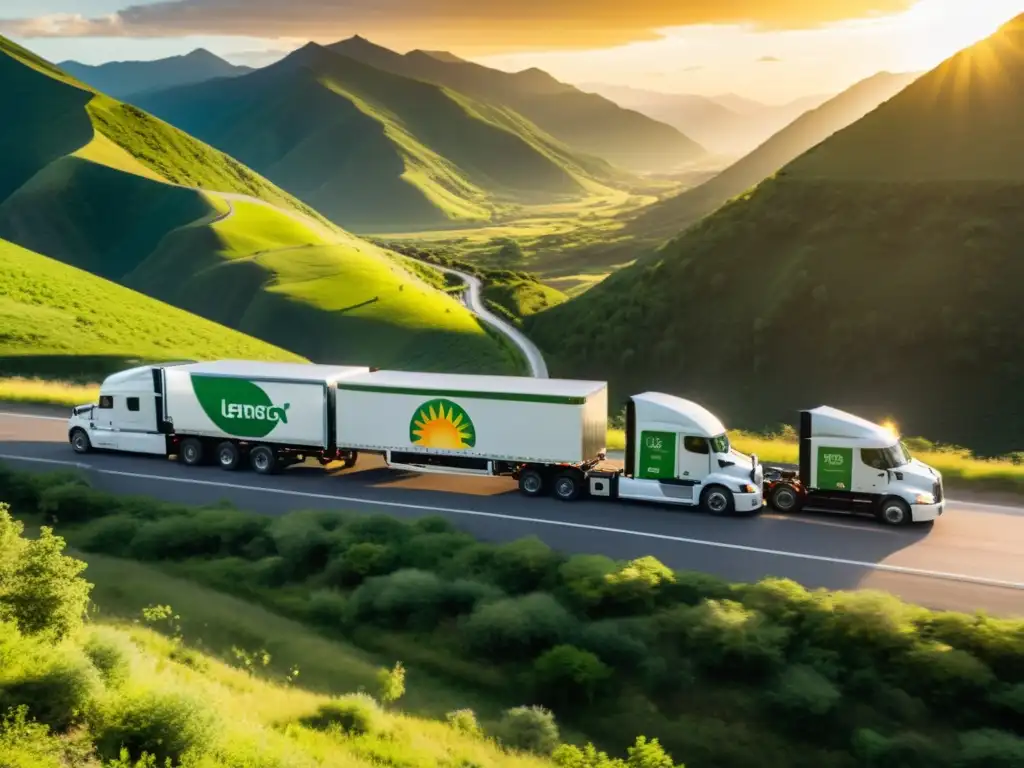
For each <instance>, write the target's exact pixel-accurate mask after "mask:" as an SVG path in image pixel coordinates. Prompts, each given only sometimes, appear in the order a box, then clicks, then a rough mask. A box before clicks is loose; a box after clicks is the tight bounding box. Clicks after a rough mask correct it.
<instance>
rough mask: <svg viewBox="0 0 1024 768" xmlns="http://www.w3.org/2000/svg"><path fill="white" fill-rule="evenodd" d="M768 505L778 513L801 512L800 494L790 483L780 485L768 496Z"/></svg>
mask: <svg viewBox="0 0 1024 768" xmlns="http://www.w3.org/2000/svg"><path fill="white" fill-rule="evenodd" d="M768 504H769V505H770V506H771V507H772V509H774V510H775V511H777V512H782V513H789V512H798V511H799V510H800V494H799V493H797V491H796V488H794V487H793V486H792V485H790V484H789V483H780V484H779V485H776V486H775V487H774V488H772V490H771V492H770V493H769V494H768Z"/></svg>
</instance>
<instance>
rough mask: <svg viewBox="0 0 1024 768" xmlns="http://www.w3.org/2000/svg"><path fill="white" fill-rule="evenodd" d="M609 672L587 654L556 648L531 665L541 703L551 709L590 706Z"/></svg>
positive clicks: (605, 666)
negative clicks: (546, 704) (581, 705)
mask: <svg viewBox="0 0 1024 768" xmlns="http://www.w3.org/2000/svg"><path fill="white" fill-rule="evenodd" d="M611 675H612V671H611V669H610V668H609V667H608V665H607V664H605V663H604V662H603V661H601V659H599V658H598V657H597V656H595V655H594V654H593V653H591V652H590V651H583V650H580V649H579V648H576V647H575V646H572V645H558V646H555V647H554V648H552V649H551V650H549V651H546V652H545V653H543V654H541V655H540V656H539V657H538V658H537V660H536V661H535V662H534V663H533V680H534V685H535V686H536V689H537V693H538V694H539V696H540V697H541V701H543V702H545V703H550V704H554V705H563V706H567V705H573V704H577V703H583V704H590V703H592V702H593V701H594V697H595V696H597V694H598V692H599V691H600V689H601V687H602V685H603V684H604V683H605V682H606V681H607V680H608V679H609V678H610V677H611Z"/></svg>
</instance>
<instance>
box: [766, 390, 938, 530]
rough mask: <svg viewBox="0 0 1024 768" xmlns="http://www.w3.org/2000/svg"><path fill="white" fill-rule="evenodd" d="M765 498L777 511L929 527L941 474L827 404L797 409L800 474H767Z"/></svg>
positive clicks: (880, 430) (890, 437)
mask: <svg viewBox="0 0 1024 768" xmlns="http://www.w3.org/2000/svg"><path fill="white" fill-rule="evenodd" d="M765 495H766V496H767V498H768V503H769V506H771V507H772V508H774V509H776V510H778V511H780V512H795V511H797V510H799V509H807V510H808V511H821V512H846V513H852V514H869V515H872V516H874V517H875V518H877V519H878V520H879V521H880V522H882V523H884V524H886V525H893V526H900V525H907V524H910V523H920V522H929V521H933V520H935V519H937V518H938V517H939V516H940V515H941V514H942V512H943V509H944V505H945V501H944V498H943V488H942V475H941V474H940V473H939V472H938V471H937V470H936V469H934V468H933V467H930V466H928V465H927V464H924V463H923V462H921V461H918V460H917V459H915V458H913V457H912V456H911V455H910V451H909V450H908V449H907V447H906V446H905V445H904V444H903V443H902V442H901V441H900V439H899V436H898V435H897V434H896V433H895V432H894V431H893V430H891V429H889V428H887V427H883V426H881V425H878V424H874V423H872V422H870V421H867V420H865V419H862V418H860V417H859V416H854V415H852V414H849V413H846V412H844V411H840V410H838V409H836V408H831V407H828V406H822V407H820V408H815V409H812V410H806V411H801V414H800V465H799V468H798V469H797V470H796V471H792V470H788V471H787V470H784V469H778V468H770V469H769V471H768V473H767V483H766V488H765Z"/></svg>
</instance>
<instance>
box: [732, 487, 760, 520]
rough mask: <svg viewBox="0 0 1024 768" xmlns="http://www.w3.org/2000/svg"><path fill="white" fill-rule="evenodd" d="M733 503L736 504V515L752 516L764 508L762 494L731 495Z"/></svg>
mask: <svg viewBox="0 0 1024 768" xmlns="http://www.w3.org/2000/svg"><path fill="white" fill-rule="evenodd" d="M733 501H734V502H735V503H736V514H738V515H744V514H746V515H752V514H755V513H756V512H759V511H760V510H761V508H762V507H763V506H764V492H763V491H758V492H757V493H737V494H734V495H733Z"/></svg>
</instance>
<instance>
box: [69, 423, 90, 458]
mask: <svg viewBox="0 0 1024 768" xmlns="http://www.w3.org/2000/svg"><path fill="white" fill-rule="evenodd" d="M71 449H72V450H73V451H74V452H75V453H88V452H89V451H91V450H92V441H90V440H89V436H88V435H87V434H86V433H85V430H84V429H79V428H78V427H75V428H74V429H73V430H71Z"/></svg>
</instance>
